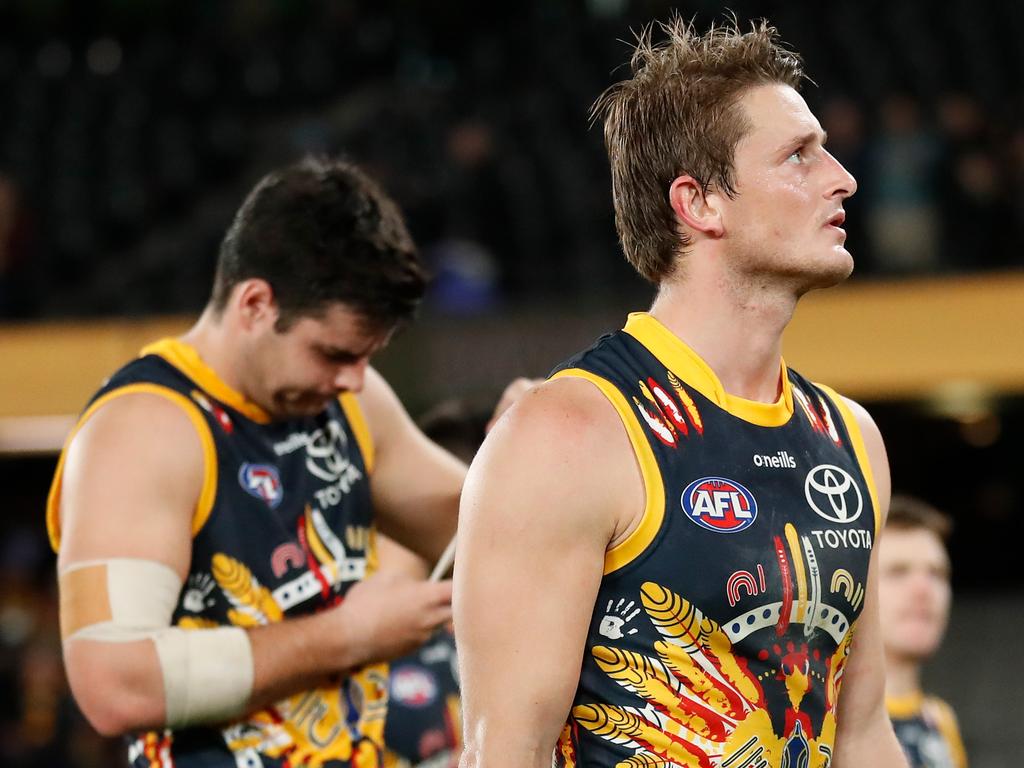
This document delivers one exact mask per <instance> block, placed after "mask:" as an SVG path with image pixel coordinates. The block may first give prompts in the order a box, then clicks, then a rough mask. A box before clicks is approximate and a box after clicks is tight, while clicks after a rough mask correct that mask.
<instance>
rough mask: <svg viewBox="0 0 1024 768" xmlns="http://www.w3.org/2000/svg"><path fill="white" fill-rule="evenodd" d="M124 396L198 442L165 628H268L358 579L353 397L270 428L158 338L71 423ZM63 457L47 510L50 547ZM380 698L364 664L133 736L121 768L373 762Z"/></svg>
mask: <svg viewBox="0 0 1024 768" xmlns="http://www.w3.org/2000/svg"><path fill="white" fill-rule="evenodd" d="M133 392H148V393H152V394H155V395H159V396H162V397H166V398H168V399H170V400H171V401H173V402H175V403H177V404H178V405H179V406H180V407H181V408H183V409H184V411H185V412H186V413H187V414H188V416H189V417H190V418H191V420H192V422H193V424H194V425H195V427H196V430H197V432H198V434H199V437H200V441H201V443H202V446H203V456H204V463H205V467H206V470H205V482H204V485H203V489H202V493H201V496H200V500H199V504H198V507H197V509H196V511H195V515H194V518H193V524H192V534H193V542H192V562H191V565H190V567H189V573H188V577H187V579H186V581H185V584H184V585H183V587H182V590H181V594H180V596H179V597H178V603H177V606H176V608H175V610H174V614H173V618H172V623H173V624H175V625H176V626H179V627H183V628H186V629H196V630H198V629H202V628H204V627H216V626H219V625H234V626H240V627H253V626H258V625H263V624H269V623H273V622H278V621H282V620H284V619H286V618H291V617H295V616H300V615H303V614H309V613H312V612H314V611H317V610H320V609H323V608H326V607H329V606H332V605H336V604H337V603H339V602H340V601H341V600H342V599H343V598H344V595H345V593H346V592H347V591H348V589H349V588H350V587H351V586H352V585H353V584H354V583H356V582H358V581H360V580H361V579H363V578H364V577H365V575H366V572H367V564H368V558H370V557H371V556H372V551H371V550H372V534H371V527H370V526H371V523H372V508H371V504H370V492H369V484H368V473H369V472H370V470H371V469H372V466H371V465H372V445H371V441H370V438H369V431H368V429H367V427H366V424H365V421H364V420H363V417H362V414H361V412H360V410H359V406H358V404H357V401H356V399H355V396H354V395H352V394H348V393H347V394H344V395H342V396H341V398H340V399H339V401H338V402H335V403H332V404H331V405H330V406H329V407H328V408H326V409H325V410H324V411H323V412H322V413H320V414H319V415H317V416H315V417H308V418H300V419H294V420H289V421H271V420H270V419H269V417H268V416H267V414H266V413H265V412H263V411H262V409H260V408H259V407H258V406H256V405H254V404H253V403H251V402H249V401H247V400H245V399H244V397H242V395H240V394H239V393H237V392H235V391H234V390H232V389H231V388H230V387H228V386H227V385H226V384H225V383H224V382H223V381H222V380H221V379H219V378H218V377H217V375H216V374H215V373H214V372H213V371H212V370H211V369H210V368H209V367H207V366H206V365H205V364H204V363H203V362H202V360H201V359H200V358H199V356H198V354H197V353H196V352H195V350H194V349H192V348H191V347H189V346H188V345H186V344H184V343H182V342H180V341H176V340H172V339H166V340H163V341H160V342H157V343H156V344H153V345H151V346H149V347H147V348H146V349H144V350H143V351H142V355H141V356H140V357H139V358H138V359H137V360H135V361H133V362H131V363H129V364H128V365H126V366H125V367H123V368H122V369H121V370H119V371H118V372H117V373H115V374H114V376H113V377H112V378H111V379H109V381H108V382H107V383H106V384H105V385H104V386H103V387H102V388H101V389H100V390H99V392H98V393H97V394H96V395H95V396H94V397H93V400H92V401H91V403H90V405H89V406H88V408H87V409H86V411H85V413H84V414H83V416H82V418H81V420H80V421H79V427H80V426H81V425H82V424H84V423H85V421H86V420H87V419H88V418H89V417H90V416H91V415H92V414H93V413H95V412H96V410H97V409H98V408H100V407H102V406H103V405H104V404H105V403H107V402H109V401H110V400H111V399H113V398H116V397H119V396H123V395H125V394H127V393H133ZM77 429H78V427H76V431H77ZM73 436H74V433H72V437H73ZM154 439H158V438H157V437H156V436H154ZM69 442H70V438H69ZM63 461H64V460H63V457H62V458H61V461H60V463H59V464H58V467H57V473H56V477H55V479H54V484H53V488H52V489H51V492H50V500H49V508H48V511H47V523H48V527H49V530H50V536H51V543H52V544H53V546H54V549H56V548H57V547H58V546H59V541H60V530H59V516H58V504H59V499H60V483H61V477H62V473H63ZM387 691H388V680H387V665H386V664H377V665H371V666H368V667H366V668H364V669H361V670H359V671H358V672H356V673H355V674H353V675H351V676H350V677H347V678H344V679H339V680H337V681H336V682H334V683H333V684H331V685H330V686H327V687H324V688H320V689H317V690H309V691H304V692H302V693H299V694H296V695H294V696H292V697H290V698H289V699H287V700H285V701H281V702H278V703H277V704H276V705H275V706H272V707H268V708H266V709H264V710H261V711H258V712H254V713H251V714H249V715H247V716H246V717H244V718H243V719H241V720H239V721H237V722H234V723H229V724H226V725H223V726H220V727H192V728H187V729H182V730H179V731H170V730H165V731H162V732H150V733H140V734H136V735H133V736H131V737H129V738H128V742H129V743H128V752H129V761H130V763H131V765H132V766H133V768H158V767H163V766H171V765H173V766H176V767H177V768H221V767H222V766H223V768H236V766H246V767H247V768H260V767H261V766H262V767H263V768H279V767H283V766H294V765H309V766H325V768H326V767H329V768H338V767H340V766H359V767H360V768H362V767H363V766H377V765H379V764H380V763H381V759H382V758H381V754H382V738H383V728H384V718H385V713H386V708H387Z"/></svg>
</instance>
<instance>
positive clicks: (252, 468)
mask: <svg viewBox="0 0 1024 768" xmlns="http://www.w3.org/2000/svg"><path fill="white" fill-rule="evenodd" d="M238 484H239V485H240V486H242V488H243V489H244V490H245V492H246V493H248V494H249V495H250V496H255V497H256V498H257V499H263V501H265V502H267V504H268V505H269V506H270V508H271V509H277V506H278V505H279V504H280V503H281V499H282V498H284V488H283V487H282V486H281V477H280V475H278V474H277V468H276V467H273V466H271V465H270V464H250V463H249V462H246V463H244V464H242V466H241V467H239V469H238Z"/></svg>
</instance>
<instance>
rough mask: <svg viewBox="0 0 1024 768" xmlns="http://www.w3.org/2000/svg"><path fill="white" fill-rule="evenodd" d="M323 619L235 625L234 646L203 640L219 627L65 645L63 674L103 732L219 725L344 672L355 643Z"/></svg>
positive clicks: (348, 664) (220, 632)
mask: <svg viewBox="0 0 1024 768" xmlns="http://www.w3.org/2000/svg"><path fill="white" fill-rule="evenodd" d="M324 616H325V615H324V614H317V615H315V616H309V617H304V618H300V619H294V620H288V621H283V622H280V623H276V624H271V625H267V626H261V627H255V628H252V629H248V630H242V629H237V628H236V629H233V630H230V632H234V633H244V636H242V635H239V634H235V635H234V637H233V643H234V644H233V645H231V644H229V645H224V644H223V643H222V642H219V641H218V642H214V641H213V640H212V639H213V638H214V637H215V635H214V634H213V633H219V634H220V635H222V634H223V633H224V632H225V631H228V630H226V629H225V628H216V629H214V628H210V629H190V630H184V629H181V628H172V627H167V628H165V629H161V630H155V631H153V632H151V633H150V634H151V636H150V637H148V638H146V639H140V640H136V641H133V642H104V641H101V640H96V639H88V638H81V639H73V640H71V641H70V642H68V643H67V646H66V648H65V659H66V662H67V667H68V676H69V679H70V682H71V686H72V690H73V692H74V693H75V698H76V699H77V701H78V702H79V705H80V706H81V708H82V710H83V712H84V713H85V714H86V716H87V717H88V719H89V720H90V722H91V723H92V724H93V726H94V727H95V728H96V729H97V730H98V731H100V732H101V733H103V734H106V735H117V734H121V733H125V732H129V731H135V730H141V729H146V728H163V727H180V726H182V725H195V724H205V723H211V724H212V723H217V722H222V721H224V720H228V719H231V718H232V717H237V716H241V715H243V714H244V713H245V712H247V711H251V710H253V709H258V708H260V707H262V706H265V705H267V704H269V703H272V702H274V701H277V700H279V699H281V698H284V697H286V696H289V695H291V694H293V693H296V692H297V691H300V690H303V689H305V688H308V687H311V686H313V685H315V684H317V683H318V682H321V681H323V680H324V679H326V678H327V677H328V676H330V675H331V674H335V673H338V672H341V671H343V670H345V669H346V668H348V667H349V666H351V664H352V660H353V659H354V658H355V652H354V651H355V648H354V646H355V645H356V643H355V642H354V641H351V640H349V638H347V637H346V636H345V633H344V632H343V631H341V630H338V629H336V628H333V627H332V628H330V629H331V631H327V630H328V627H326V626H323V623H324ZM240 643H241V644H240ZM246 643H248V649H246V648H245V644H246ZM232 648H242V649H243V652H241V653H238V652H234V653H232V652H231V649H232ZM168 649H170V650H168ZM204 668H205V669H207V670H213V672H214V674H215V675H216V678H217V681H216V682H211V681H210V676H209V675H207V674H203V673H202V672H201V670H202V669H204ZM225 681H226V682H225ZM239 681H240V682H239Z"/></svg>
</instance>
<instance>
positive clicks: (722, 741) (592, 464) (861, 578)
mask: <svg viewBox="0 0 1024 768" xmlns="http://www.w3.org/2000/svg"><path fill="white" fill-rule="evenodd" d="M662 31H663V33H664V36H665V40H664V41H663V42H660V43H658V44H655V43H654V42H653V41H652V39H651V30H649V29H648V30H647V31H645V33H644V34H643V35H642V36H641V38H640V41H639V45H638V46H637V49H636V53H635V55H634V56H633V77H632V78H631V79H628V80H626V81H624V82H622V83H619V84H617V85H615V86H613V87H612V88H611V89H609V90H608V91H607V92H606V93H605V94H604V95H603V96H602V97H601V98H600V99H599V100H598V103H597V105H596V107H595V114H596V115H598V116H600V117H602V118H603V119H604V124H605V140H606V144H607V148H608V155H609V159H610V163H611V168H612V185H613V197H614V203H615V212H616V224H617V227H618V231H619V237H620V239H621V241H622V245H623V250H624V252H625V254H626V258H627V259H628V260H629V261H630V263H631V264H632V265H633V266H634V267H635V268H636V269H637V271H638V272H639V273H640V274H641V275H643V276H644V277H646V278H647V279H648V280H650V281H651V282H653V283H655V284H656V285H657V288H658V293H657V297H656V299H655V301H654V304H653V306H652V307H651V309H650V312H647V313H634V314H633V315H631V316H630V317H629V319H628V321H627V323H626V325H625V328H624V329H623V330H621V331H619V332H617V333H615V334H611V335H608V336H605V337H603V338H602V339H600V340H599V341H598V342H597V343H596V344H595V345H594V346H593V347H592V348H591V349H589V350H587V351H585V352H583V353H581V354H580V355H577V356H576V357H574V358H573V359H572V360H570V361H569V362H567V363H565V364H564V365H562V366H560V367H559V369H558V370H557V373H555V374H554V375H553V376H552V378H551V380H549V381H548V382H546V383H545V384H543V385H541V386H539V387H536V388H535V389H533V390H532V391H531V392H529V393H528V394H527V395H526V396H525V397H524V398H523V399H522V400H520V401H519V403H518V405H517V406H516V407H514V408H513V409H512V411H511V412H510V413H509V414H508V416H507V417H506V418H504V419H503V420H501V421H500V422H499V423H498V424H497V425H496V426H495V428H494V429H493V430H492V432H491V435H490V437H489V438H488V439H487V441H486V442H485V444H484V446H483V448H482V449H481V451H480V453H479V454H478V456H477V459H476V460H475V462H474V464H473V466H472V468H471V470H470V474H469V478H468V480H467V484H466V488H465V491H464V494H463V499H462V505H461V515H460V523H459V527H460V530H459V551H458V563H459V566H458V568H457V569H456V574H455V580H456V585H455V597H454V600H455V603H454V606H455V615H456V621H455V626H456V632H457V635H458V643H459V650H460V654H461V664H462V666H461V671H462V681H463V704H464V707H465V722H466V749H465V752H464V758H463V765H464V766H466V768H469V767H475V768H498V767H503V766H510V767H511V766H514V767H515V768H527V767H529V768H541V766H548V765H550V764H551V761H552V753H553V752H554V759H555V763H556V764H557V765H559V766H566V767H568V766H579V767H580V768H613V767H615V766H633V767H635V768H640V767H641V766H650V767H652V768H653V766H706V767H710V766H726V768H741V767H744V768H747V767H749V768H765V767H766V766H771V768H780V767H783V768H797V767H798V766H799V767H802V768H827V767H828V766H833V767H834V768H854V767H856V766H863V765H871V766H879V767H884V768H890V767H893V768H894V767H895V766H902V765H905V762H904V760H903V756H902V754H901V752H900V749H899V745H898V744H897V742H896V739H895V737H894V736H893V732H892V727H891V725H890V723H889V721H888V718H886V716H885V708H884V704H883V695H884V676H883V672H882V651H881V641H880V637H879V627H878V613H877V606H876V600H877V588H876V584H875V579H874V577H873V576H870V577H869V561H870V560H871V559H872V551H873V545H874V539H875V538H876V535H877V532H878V530H879V528H880V526H881V523H882V521H883V520H884V517H885V510H886V507H887V505H888V495H889V470H888V465H887V461H886V457H885V449H884V446H883V444H882V439H881V436H880V435H879V433H878V429H877V428H876V427H875V425H874V422H873V421H872V420H871V418H870V417H869V416H868V415H867V413H866V412H865V411H864V410H863V409H862V408H860V406H858V405H856V404H855V403H852V402H850V401H848V400H846V399H844V398H842V397H840V396H839V395H837V394H836V393H835V392H833V391H832V390H830V389H828V388H827V387H824V386H820V385H816V384H812V383H811V382H809V381H808V380H807V379H805V378H803V377H802V376H800V375H799V374H797V373H795V372H794V371H792V370H790V369H789V368H787V366H786V365H785V364H784V362H783V361H782V358H781V337H782V332H783V329H784V328H785V327H786V324H787V323H788V322H789V320H790V317H791V316H792V313H793V311H794V309H795V307H796V303H797V300H798V299H799V298H800V296H802V295H803V294H804V293H806V292H807V291H809V290H812V289H814V288H823V287H828V286H831V285H834V284H836V283H838V282H840V281H841V280H843V279H844V278H845V277H846V276H847V275H849V273H850V271H851V269H852V266H853V264H852V258H851V256H850V254H849V253H848V252H847V250H846V249H845V247H844V241H845V238H846V234H845V232H844V231H843V230H842V228H841V227H842V224H843V220H844V217H845V214H844V213H843V201H844V200H845V199H846V198H847V197H849V196H850V195H852V194H853V193H854V191H855V190H856V182H855V181H854V179H853V178H852V177H851V176H850V175H849V174H848V173H847V172H846V170H845V169H844V168H843V167H842V166H841V165H840V164H839V163H838V162H837V161H836V160H835V158H833V157H832V156H831V155H830V154H829V153H828V152H827V151H826V150H825V148H824V146H823V145H824V142H825V135H824V132H823V131H822V129H821V126H820V125H819V123H818V121H817V120H816V119H815V117H814V115H813V114H811V112H810V110H809V109H808V107H807V105H806V103H805V102H804V100H803V99H802V98H801V97H800V95H799V93H798V92H797V87H798V86H799V85H800V83H801V81H802V79H803V74H802V70H801V66H800V60H799V57H798V56H797V55H796V54H794V53H792V52H791V51H789V50H787V49H786V48H784V47H783V46H782V45H781V44H780V42H779V39H778V36H777V33H776V31H775V29H774V28H772V27H771V26H769V25H768V24H767V23H760V24H757V25H754V27H753V28H752V29H751V30H750V31H749V32H746V33H744V32H742V31H740V30H739V29H738V28H736V27H735V26H734V25H732V24H725V25H723V26H719V27H716V28H714V29H713V30H711V31H710V32H708V33H707V34H704V35H700V34H697V33H696V32H695V31H694V30H693V28H692V27H691V26H689V25H687V24H686V23H685V22H683V21H681V20H680V19H678V18H676V19H674V20H672V21H671V22H669V23H668V24H666V25H663V26H662ZM870 571H871V572H872V573H873V571H874V569H873V568H872V569H870ZM840 691H841V697H840Z"/></svg>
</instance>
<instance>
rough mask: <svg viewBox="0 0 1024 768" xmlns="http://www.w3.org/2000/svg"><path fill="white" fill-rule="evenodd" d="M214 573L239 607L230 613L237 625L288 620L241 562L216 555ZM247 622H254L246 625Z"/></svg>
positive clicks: (228, 596) (232, 602)
mask: <svg viewBox="0 0 1024 768" xmlns="http://www.w3.org/2000/svg"><path fill="white" fill-rule="evenodd" d="M211 570H212V572H213V578H215V579H216V580H217V584H219V585H220V588H221V589H222V590H223V591H224V594H225V595H226V596H227V598H228V600H230V601H231V604H232V605H233V606H235V609H234V610H230V611H228V615H229V617H230V618H231V622H232V623H233V624H236V625H237V626H255V625H256V624H269V623H271V622H276V621H281V620H282V619H283V618H284V615H283V613H282V612H281V608H280V606H279V605H278V604H277V603H276V602H275V601H274V596H273V595H272V594H271V593H270V590H269V589H267V588H266V587H264V586H263V585H261V584H260V583H259V581H258V580H257V579H256V577H255V576H253V575H252V571H250V570H249V569H248V568H247V567H246V566H245V565H243V564H242V563H240V562H239V561H238V560H235V559H234V558H233V557H229V556H228V555H225V554H223V553H220V552H218V553H217V554H216V555H214V556H213V567H212V569H211ZM243 616H244V617H246V618H243ZM246 621H251V622H254V623H250V624H246V623H245V622H246Z"/></svg>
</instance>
